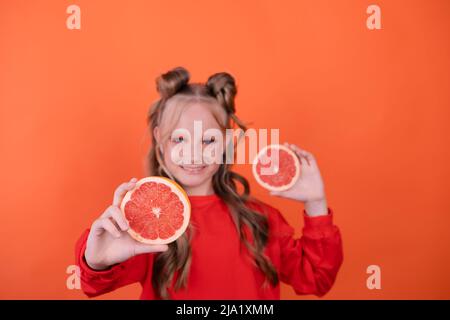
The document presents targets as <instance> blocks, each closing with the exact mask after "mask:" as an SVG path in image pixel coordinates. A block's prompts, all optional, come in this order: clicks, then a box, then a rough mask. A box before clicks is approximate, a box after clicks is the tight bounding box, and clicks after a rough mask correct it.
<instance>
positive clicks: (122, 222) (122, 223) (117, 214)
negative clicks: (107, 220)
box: [111, 207, 129, 231]
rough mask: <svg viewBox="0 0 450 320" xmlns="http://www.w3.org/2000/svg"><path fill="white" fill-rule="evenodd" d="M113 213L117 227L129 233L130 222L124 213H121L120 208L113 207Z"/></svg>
mask: <svg viewBox="0 0 450 320" xmlns="http://www.w3.org/2000/svg"><path fill="white" fill-rule="evenodd" d="M111 211H112V214H111V218H112V219H113V220H114V221H115V222H116V223H117V225H118V226H119V228H120V229H121V230H122V231H127V230H128V228H129V226H128V222H127V221H126V219H125V217H124V216H123V214H122V211H120V209H119V208H118V207H112V209H111Z"/></svg>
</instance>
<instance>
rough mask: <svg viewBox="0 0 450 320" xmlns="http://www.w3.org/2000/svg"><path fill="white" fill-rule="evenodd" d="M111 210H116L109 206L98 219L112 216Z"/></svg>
mask: <svg viewBox="0 0 450 320" xmlns="http://www.w3.org/2000/svg"><path fill="white" fill-rule="evenodd" d="M113 208H117V207H115V206H113V205H111V206H109V207H108V208H106V210H105V212H103V213H102V215H101V216H100V218H109V217H111V216H112V209H113Z"/></svg>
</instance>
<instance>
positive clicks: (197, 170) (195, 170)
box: [180, 165, 206, 174]
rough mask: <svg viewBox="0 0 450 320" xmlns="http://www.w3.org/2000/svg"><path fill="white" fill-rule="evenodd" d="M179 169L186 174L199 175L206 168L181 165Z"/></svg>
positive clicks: (204, 166) (203, 166)
mask: <svg viewBox="0 0 450 320" xmlns="http://www.w3.org/2000/svg"><path fill="white" fill-rule="evenodd" d="M180 168H181V169H183V170H184V171H185V172H186V173H191V174H196V173H201V172H202V171H203V170H204V169H205V168H206V165H183V166H180Z"/></svg>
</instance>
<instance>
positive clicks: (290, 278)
mask: <svg viewBox="0 0 450 320" xmlns="http://www.w3.org/2000/svg"><path fill="white" fill-rule="evenodd" d="M156 82H157V90H158V92H159V93H160V95H161V99H159V100H158V101H157V102H156V103H155V104H154V105H153V106H152V107H151V109H150V112H149V116H148V122H149V126H150V129H151V134H152V148H151V150H150V153H149V171H150V172H149V173H150V175H159V176H165V177H169V178H171V179H174V180H175V181H177V182H178V183H179V184H180V185H182V187H183V188H184V189H185V191H186V192H187V194H188V196H189V200H190V202H191V208H192V212H191V220H190V224H189V227H188V229H187V230H186V232H185V233H184V234H183V235H182V236H181V237H180V238H179V239H177V240H176V241H175V242H172V243H170V244H168V245H145V244H142V243H138V242H136V241H135V240H133V239H132V238H131V237H130V236H129V234H128V233H127V229H128V227H129V226H128V225H127V222H126V221H125V219H124V218H123V216H122V215H121V212H120V209H119V206H120V202H121V200H122V198H123V196H124V195H125V193H126V192H127V191H128V190H131V189H132V188H133V187H134V186H135V183H136V181H137V179H136V178H133V179H131V180H130V181H129V182H126V183H123V184H121V185H120V186H119V187H118V188H117V189H116V191H115V193H114V200H113V203H112V205H111V206H109V207H108V208H107V209H106V210H105V212H104V213H103V214H102V215H101V216H100V217H99V218H98V219H97V220H96V221H94V223H93V224H92V226H91V228H90V230H89V229H88V230H86V231H85V232H84V234H83V235H82V236H81V238H80V239H79V241H78V242H77V245H76V262H77V265H78V266H79V267H80V278H81V284H82V289H83V291H84V292H85V294H86V295H87V296H89V297H93V296H97V295H100V294H103V293H106V292H109V291H112V290H115V289H117V288H120V287H122V286H125V285H128V284H131V283H134V282H140V284H141V285H142V288H143V290H142V294H141V299H280V281H282V282H284V283H287V284H289V285H291V286H292V287H293V289H294V290H295V292H296V293H297V294H314V295H317V296H323V295H324V294H325V293H326V292H328V291H329V290H330V288H331V287H332V285H333V283H334V281H335V278H336V274H337V272H338V270H339V268H340V266H341V264H342V260H343V253H342V243H341V236H340V232H339V230H338V228H337V227H336V226H335V225H333V222H332V219H333V212H332V210H331V209H330V208H329V207H328V206H327V201H326V197H325V192H324V185H323V181H322V178H321V174H320V171H319V168H318V166H317V162H316V160H315V159H314V156H313V155H312V154H311V153H309V152H307V151H305V150H302V149H300V148H299V147H297V146H295V145H292V144H286V145H287V146H288V147H290V148H291V149H292V150H293V151H294V152H295V153H296V154H297V156H298V157H299V159H300V163H301V175H300V178H299V180H298V181H297V183H296V184H295V185H294V186H293V187H292V188H291V189H289V190H287V191H283V192H272V195H276V196H281V197H286V198H290V199H294V200H297V201H300V202H303V203H304V208H305V209H304V210H303V212H302V214H303V217H304V229H303V236H302V237H301V238H299V239H295V238H294V237H293V234H294V229H293V228H292V226H290V225H289V224H288V223H287V221H286V220H285V219H284V217H283V216H282V215H281V213H280V212H279V211H278V210H277V209H275V208H273V207H271V206H269V205H267V204H265V203H262V202H261V201H258V200H256V199H254V198H252V197H251V196H250V188H249V184H248V182H247V180H246V179H245V178H244V177H242V176H241V175H239V174H237V173H235V172H233V171H231V170H230V164H227V163H225V162H226V161H224V163H222V164H221V163H211V164H206V161H203V162H202V161H201V160H202V159H200V161H198V160H199V159H194V158H192V161H191V163H190V164H177V163H176V162H174V161H173V159H172V158H171V151H172V150H173V148H175V147H176V146H179V144H180V143H186V142H187V140H188V139H195V135H194V121H201V123H202V128H203V132H205V131H206V130H207V129H219V130H221V131H222V132H225V129H227V128H234V127H236V126H237V127H239V128H241V129H243V130H244V131H245V130H246V127H245V126H244V124H243V123H242V122H241V121H240V120H239V118H238V117H237V116H236V114H235V105H234V98H235V96H236V93H237V90H236V85H235V81H234V79H233V77H232V76H231V75H230V74H228V73H223V72H222V73H216V74H214V75H212V76H211V77H209V79H208V81H207V82H206V83H205V84H200V83H189V73H188V71H187V70H186V69H184V68H182V67H178V68H175V69H173V70H171V71H169V72H167V73H165V74H163V75H161V76H160V77H158V79H157V81H156ZM180 128H181V129H183V132H189V133H190V136H189V135H186V134H185V135H180V134H179V133H176V134H175V133H174V132H178V131H179V130H178V131H177V130H174V129H180ZM186 130H187V131H186ZM210 131H211V130H210ZM192 137H193V138H192ZM198 139H199V141H189V142H192V143H191V145H193V146H199V145H203V146H207V145H210V144H214V143H217V141H216V140H215V139H214V138H213V137H208V136H206V134H204V135H203V136H202V137H200V138H198ZM191 154H194V155H195V154H198V153H195V152H191ZM223 154H224V155H225V152H224V153H223ZM238 184H240V186H239V185H238ZM240 189H243V191H239V190H240ZM299 214H300V212H299Z"/></svg>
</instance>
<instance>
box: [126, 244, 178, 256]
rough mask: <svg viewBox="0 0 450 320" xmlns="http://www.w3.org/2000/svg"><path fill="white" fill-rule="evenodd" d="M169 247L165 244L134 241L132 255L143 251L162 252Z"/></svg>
mask: <svg viewBox="0 0 450 320" xmlns="http://www.w3.org/2000/svg"><path fill="white" fill-rule="evenodd" d="M168 249H169V246H168V245H167V244H155V245H152V244H143V243H136V244H135V245H134V255H138V254H143V253H152V252H164V251H167V250H168Z"/></svg>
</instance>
